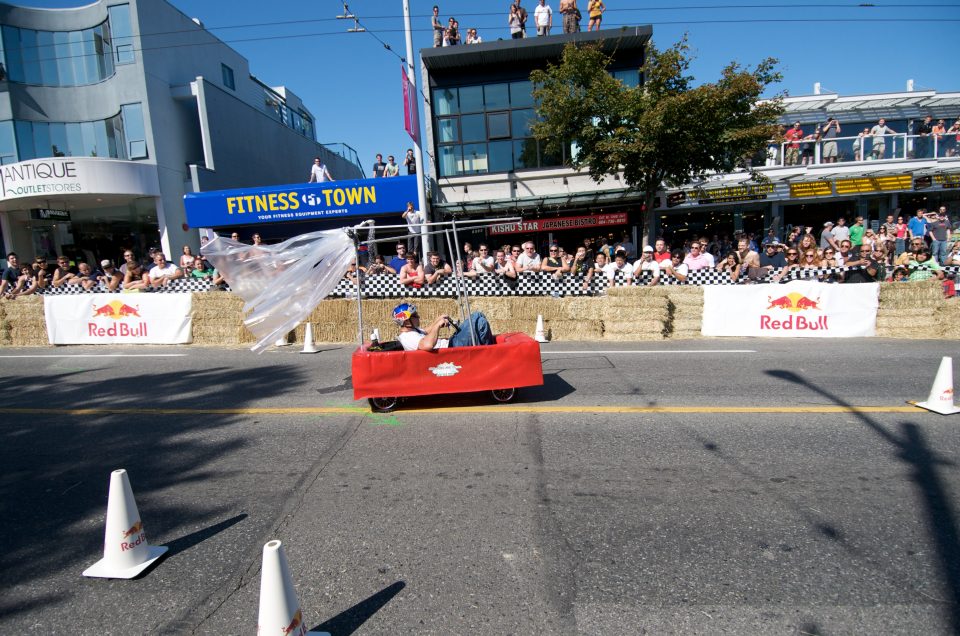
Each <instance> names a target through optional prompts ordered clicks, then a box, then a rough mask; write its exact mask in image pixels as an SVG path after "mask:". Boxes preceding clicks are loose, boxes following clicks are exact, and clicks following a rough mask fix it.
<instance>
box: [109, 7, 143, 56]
mask: <svg viewBox="0 0 960 636" xmlns="http://www.w3.org/2000/svg"><path fill="white" fill-rule="evenodd" d="M107 14H108V15H109V16H110V20H109V22H110V34H111V35H112V36H113V53H114V58H113V59H114V62H116V63H117V64H130V63H132V62H135V61H136V56H135V55H134V47H133V44H134V41H133V22H131V20H130V5H129V4H115V5H113V6H112V7H109V8H108V9H107Z"/></svg>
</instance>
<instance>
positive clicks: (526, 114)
mask: <svg viewBox="0 0 960 636" xmlns="http://www.w3.org/2000/svg"><path fill="white" fill-rule="evenodd" d="M535 119H536V114H535V112H534V110H533V109H532V108H525V109H523V110H515V111H513V112H512V113H510V133H511V136H512V137H513V138H515V139H520V138H522V137H529V136H530V125H531V124H533V122H534V120H535Z"/></svg>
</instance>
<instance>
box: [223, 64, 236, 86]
mask: <svg viewBox="0 0 960 636" xmlns="http://www.w3.org/2000/svg"><path fill="white" fill-rule="evenodd" d="M220 73H221V74H222V75H223V85H224V86H226V87H227V88H229V89H230V90H232V91H235V90H237V85H236V83H234V81H233V69H232V68H230V67H229V66H227V65H226V64H220Z"/></svg>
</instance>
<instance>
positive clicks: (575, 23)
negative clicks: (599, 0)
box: [560, 0, 580, 33]
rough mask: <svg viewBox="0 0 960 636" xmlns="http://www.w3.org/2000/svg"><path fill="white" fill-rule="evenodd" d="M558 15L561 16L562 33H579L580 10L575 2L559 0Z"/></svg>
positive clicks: (574, 0) (572, 0) (573, 0)
mask: <svg viewBox="0 0 960 636" xmlns="http://www.w3.org/2000/svg"><path fill="white" fill-rule="evenodd" d="M560 13H562V14H563V32H564V33H577V32H579V31H580V9H578V8H577V0H560Z"/></svg>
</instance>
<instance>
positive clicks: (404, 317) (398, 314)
mask: <svg viewBox="0 0 960 636" xmlns="http://www.w3.org/2000/svg"><path fill="white" fill-rule="evenodd" d="M415 313H417V306H416V305H413V304H410V303H401V304H399V305H397V306H396V307H394V308H393V322H395V323H397V326H398V327H402V326H403V323H405V322H407V321H408V320H410V318H411V316H413V314H415Z"/></svg>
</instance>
